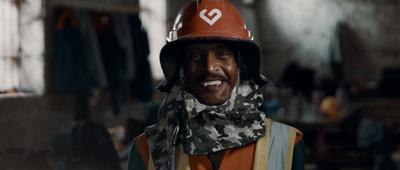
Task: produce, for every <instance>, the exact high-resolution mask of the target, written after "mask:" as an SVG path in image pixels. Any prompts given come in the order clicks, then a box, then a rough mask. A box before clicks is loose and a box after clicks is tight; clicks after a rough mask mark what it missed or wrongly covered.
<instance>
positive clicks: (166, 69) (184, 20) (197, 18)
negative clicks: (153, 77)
mask: <svg viewBox="0 0 400 170" xmlns="http://www.w3.org/2000/svg"><path fill="white" fill-rule="evenodd" d="M200 41H228V42H231V43H233V44H234V45H235V47H236V48H237V49H238V51H239V55H240V56H241V59H242V60H243V64H244V66H243V67H244V69H246V68H247V69H246V70H247V71H248V73H249V75H250V76H251V78H252V79H253V81H255V82H256V83H257V84H258V85H265V84H266V83H267V82H268V80H267V79H266V78H265V77H263V76H262V75H260V56H261V54H260V50H259V48H258V46H257V45H256V44H255V43H254V41H253V37H252V36H251V32H250V31H249V30H248V29H247V28H246V24H245V22H244V20H243V17H242V15H241V13H240V11H239V10H238V9H237V8H236V7H235V6H234V5H233V4H231V3H230V2H229V1H227V0H197V1H192V2H189V3H188V4H186V5H185V6H184V7H183V8H182V9H181V10H180V12H179V13H178V15H177V17H176V19H175V22H174V26H173V30H172V31H171V32H170V33H169V36H168V37H167V44H166V45H164V47H163V48H162V49H161V52H160V63H161V67H162V69H163V73H164V76H165V79H164V81H163V82H162V83H161V84H160V86H159V87H158V88H159V90H160V91H162V92H166V91H169V90H170V88H171V87H172V86H173V84H174V83H175V82H176V81H177V80H178V78H179V67H180V62H181V57H182V56H183V49H184V48H183V47H184V46H185V45H187V44H189V43H191V42H200Z"/></svg>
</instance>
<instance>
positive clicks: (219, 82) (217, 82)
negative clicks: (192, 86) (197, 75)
mask: <svg viewBox="0 0 400 170" xmlns="http://www.w3.org/2000/svg"><path fill="white" fill-rule="evenodd" d="M221 83H222V82H221V80H216V81H206V82H201V85H203V86H204V87H207V86H212V85H215V86H218V85H220V84H221Z"/></svg>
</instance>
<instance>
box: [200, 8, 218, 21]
mask: <svg viewBox="0 0 400 170" xmlns="http://www.w3.org/2000/svg"><path fill="white" fill-rule="evenodd" d="M206 12H207V9H203V10H202V11H201V12H200V18H201V19H203V20H204V21H206V22H207V23H208V24H210V25H213V24H214V23H215V22H217V21H218V19H219V18H221V16H222V12H221V11H220V10H219V9H213V10H211V11H210V12H209V13H208V14H207V15H208V16H209V17H211V16H213V15H214V14H217V15H215V16H214V18H211V19H210V18H209V17H207V16H205V15H204V14H205V13H206Z"/></svg>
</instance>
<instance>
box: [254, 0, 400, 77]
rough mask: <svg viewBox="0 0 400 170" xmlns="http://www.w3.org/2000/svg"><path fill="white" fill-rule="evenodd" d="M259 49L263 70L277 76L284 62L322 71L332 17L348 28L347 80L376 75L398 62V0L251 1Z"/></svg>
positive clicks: (331, 32) (332, 22)
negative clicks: (254, 9) (260, 47)
mask: <svg viewBox="0 0 400 170" xmlns="http://www.w3.org/2000/svg"><path fill="white" fill-rule="evenodd" d="M256 6H257V13H258V15H257V16H258V17H259V18H258V23H261V25H260V27H259V28H260V30H259V31H260V32H259V33H260V35H261V39H262V43H261V44H263V45H262V50H263V53H264V60H263V72H264V73H265V74H266V75H267V77H268V78H270V79H271V80H273V81H277V80H279V78H280V76H281V74H282V72H283V69H284V68H285V66H286V64H287V62H289V61H297V62H298V63H300V65H302V66H304V67H310V68H314V69H316V70H322V66H323V65H321V63H323V61H326V59H327V58H328V46H329V42H330V40H331V38H332V36H333V30H334V28H335V26H336V24H337V23H338V22H343V23H344V24H346V25H347V26H348V28H349V34H347V35H348V36H347V37H346V39H347V43H346V44H347V45H346V50H347V53H346V54H347V56H346V58H345V61H346V63H345V74H346V76H345V78H346V79H347V80H348V81H349V82H350V83H353V84H360V83H364V82H370V81H379V80H380V79H381V73H380V72H381V70H382V68H384V67H387V66H399V65H400V48H399V47H400V46H399V45H400V22H399V21H400V18H399V17H398V16H399V15H400V5H399V4H398V3H394V1H376V2H374V1H360V0H306V1H299V0H262V1H257V5H256Z"/></svg>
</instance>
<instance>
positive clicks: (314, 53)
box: [0, 0, 400, 170]
mask: <svg viewBox="0 0 400 170" xmlns="http://www.w3.org/2000/svg"><path fill="white" fill-rule="evenodd" d="M230 1H231V2H232V3H234V4H235V5H236V6H237V7H238V8H239V10H240V11H241V12H242V15H243V17H244V18H245V21H246V24H247V27H248V29H250V30H251V32H252V34H253V35H254V37H255V38H254V40H255V42H256V43H257V44H259V46H260V49H261V51H262V61H261V71H262V74H263V75H265V76H266V77H267V78H268V79H269V80H271V83H269V84H268V85H267V86H265V87H264V88H263V92H264V99H265V102H264V104H263V105H262V107H261V108H260V109H261V110H263V111H265V112H266V114H267V117H269V118H271V119H274V120H276V121H280V122H283V123H286V124H289V125H292V126H295V127H296V128H298V129H300V130H301V131H302V132H303V134H304V141H305V143H306V146H307V160H306V163H307V164H306V169H309V170H313V169H315V170H316V169H322V170H325V169H341V170H344V169H347V170H353V169H355V170H359V169H360V170H364V169H366V170H367V169H373V170H392V169H399V168H400V148H399V139H400V138H399V134H400V131H399V125H400V88H399V87H400V17H398V16H400V2H399V1H398V0H380V1H377V0H305V1H298V0H230ZM187 2H189V0H179V1H177V0H175V1H174V0H0V169H5V170H14V169H15V170H19V169H21V170H26V169H35V170H36V169H38V170H47V169H49V170H64V169H125V168H126V161H127V158H128V154H129V149H130V144H131V142H132V140H133V139H134V137H136V136H137V135H139V134H141V133H142V132H143V129H144V127H145V126H148V125H150V124H153V123H155V122H157V111H158V107H159V105H160V102H161V101H162V99H163V97H164V94H161V93H160V92H158V91H157V90H156V86H157V85H158V84H159V83H160V82H161V80H162V79H163V74H162V70H161V67H160V64H159V61H158V54H159V51H160V49H161V48H162V46H163V45H164V44H165V42H166V39H165V37H166V36H167V33H168V32H169V31H170V30H171V28H172V25H173V22H174V19H175V16H176V14H177V13H178V11H179V9H180V8H181V7H182V6H183V5H184V4H186V3H187Z"/></svg>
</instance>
